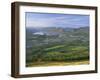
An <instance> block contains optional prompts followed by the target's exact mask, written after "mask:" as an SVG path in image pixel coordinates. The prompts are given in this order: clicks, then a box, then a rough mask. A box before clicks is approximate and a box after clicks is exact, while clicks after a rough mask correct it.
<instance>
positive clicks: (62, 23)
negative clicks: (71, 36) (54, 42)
mask: <svg viewBox="0 0 100 80" xmlns="http://www.w3.org/2000/svg"><path fill="white" fill-rule="evenodd" d="M25 20H26V27H68V28H79V27H86V26H88V27H89V15H77V14H56V13H34V12H26V13H25Z"/></svg>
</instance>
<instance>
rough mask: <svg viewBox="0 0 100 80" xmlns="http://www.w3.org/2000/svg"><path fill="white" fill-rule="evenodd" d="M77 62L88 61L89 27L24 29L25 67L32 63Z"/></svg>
mask: <svg viewBox="0 0 100 80" xmlns="http://www.w3.org/2000/svg"><path fill="white" fill-rule="evenodd" d="M40 33H41V34H40ZM78 60H89V27H80V28H61V27H58V28H56V27H48V28H38V29H37V28H31V29H30V28H27V29H26V63H27V64H26V65H27V66H29V64H31V63H33V62H45V61H46V62H47V61H49V62H50V61H51V62H52V61H53V62H54V61H67V62H68V61H78Z"/></svg>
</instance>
